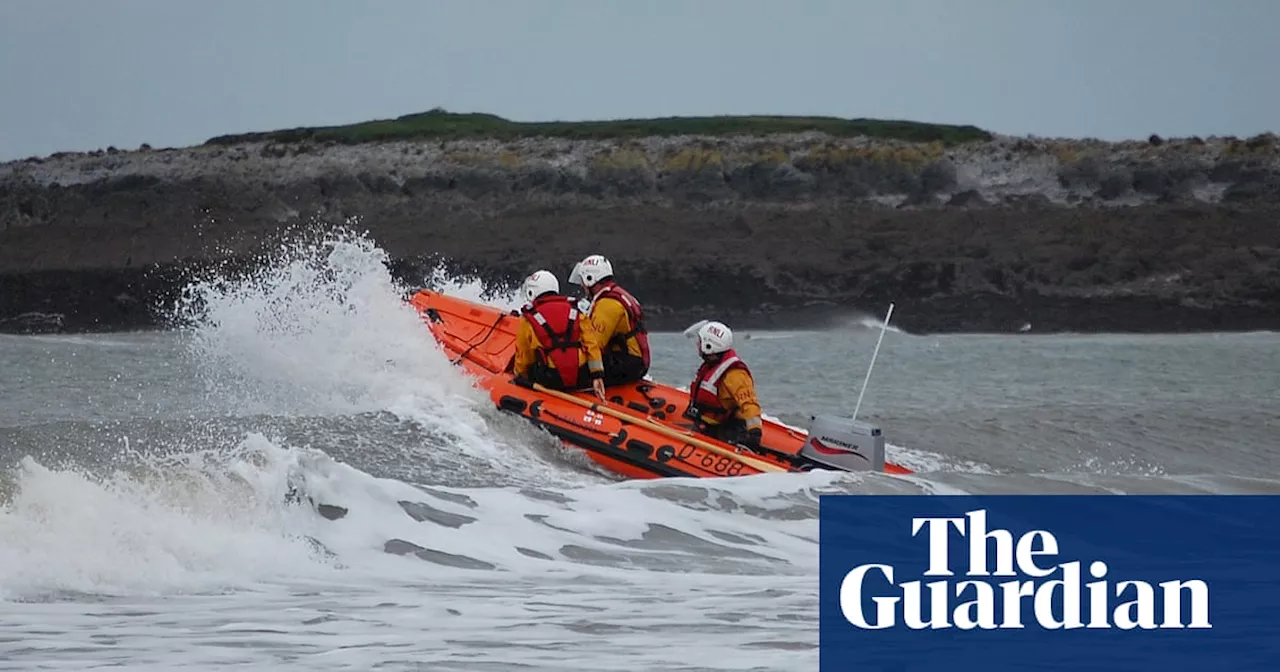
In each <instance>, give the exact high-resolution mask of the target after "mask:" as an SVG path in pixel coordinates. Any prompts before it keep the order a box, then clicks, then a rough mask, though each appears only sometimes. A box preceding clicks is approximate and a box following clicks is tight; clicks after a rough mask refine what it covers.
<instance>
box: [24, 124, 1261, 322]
mask: <svg viewBox="0 0 1280 672" xmlns="http://www.w3.org/2000/svg"><path fill="white" fill-rule="evenodd" d="M984 137H986V138H987V139H976V140H969V141H961V142H955V141H951V140H948V139H933V140H929V139H920V138H914V139H912V140H895V139H890V138H885V137H878V138H873V137H866V136H861V137H859V136H853V137H840V136H838V135H829V134H825V133H821V132H796V133H774V134H766V135H702V136H697V135H671V134H667V135H653V136H647V137H646V136H644V135H642V134H641V135H636V134H632V137H620V138H599V137H595V138H576V139H575V138H570V137H545V136H543V137H508V138H502V139H497V138H493V139H485V138H452V139H451V138H431V137H428V138H422V137H419V138H413V139H408V140H377V139H375V140H374V141H360V142H355V141H351V140H350V139H349V138H347V139H344V138H338V139H326V138H325V136H324V135H322V134H316V133H293V134H290V135H285V136H279V135H277V136H271V135H264V136H242V137H238V138H220V139H216V140H214V141H211V142H210V143H207V144H206V145H203V146H199V147H190V148H180V149H165V150H152V149H150V148H147V147H144V148H141V149H139V150H136V151H119V150H115V149H114V148H112V149H109V150H107V151H96V152H91V153H82V154H61V155H55V156H52V157H47V158H33V159H27V160H25V161H16V162H11V163H7V164H3V165H0V330H8V331H23V330H60V329H61V330H77V331H78V330H104V329H126V328H129V329H131V328H147V327H153V326H158V325H161V326H162V325H163V324H164V319H165V310H164V305H165V303H166V302H167V301H170V300H171V299H172V298H173V296H174V295H175V292H176V290H177V289H178V288H180V287H181V285H182V283H183V282H185V281H186V280H187V279H188V278H190V277H191V273H192V272H193V269H202V268H206V267H208V266H209V265H210V264H223V265H224V266H226V267H240V266H243V265H245V264H252V263H254V260H255V258H257V257H256V255H258V253H260V252H261V251H262V250H263V249H264V246H269V245H272V244H274V241H276V240H278V238H279V236H280V235H281V232H283V231H285V230H286V229H289V228H291V227H295V228H296V226H297V225H298V224H299V223H310V224H312V225H314V224H316V223H320V224H324V223H341V222H351V221H354V222H355V223H356V224H357V226H358V227H359V228H361V229H367V230H368V232H369V235H370V236H371V237H372V238H373V239H374V240H375V241H377V243H378V244H379V245H380V246H381V247H382V248H383V249H385V250H386V251H387V252H388V253H389V255H390V256H391V258H392V259H393V263H392V266H393V269H394V271H395V272H396V273H397V275H399V276H400V277H401V278H403V279H404V280H405V281H406V282H409V283H418V282H421V281H422V279H423V276H424V274H426V273H428V272H429V270H430V268H431V267H432V266H433V265H434V264H436V263H437V262H444V263H446V264H447V265H448V267H449V268H451V269H453V270H455V271H458V272H465V273H467V274H470V275H473V276H476V277H479V278H482V279H484V280H485V281H487V282H489V283H491V284H495V285H506V284H509V283H513V282H515V281H517V280H518V279H519V278H520V277H522V276H523V275H525V274H527V273H528V272H529V271H531V270H533V269H535V268H539V267H547V268H550V269H552V270H554V271H555V272H556V273H557V274H558V275H560V277H561V280H562V282H563V281H564V280H565V279H566V277H567V274H568V271H569V269H570V268H571V267H572V265H573V263H574V262H575V261H576V260H578V259H579V258H581V257H582V256H585V255H586V254H589V253H593V252H600V253H603V254H605V255H607V256H609V257H610V258H612V259H613V260H614V262H615V265H616V267H617V268H618V269H619V274H620V276H621V277H620V279H621V280H622V282H623V283H624V284H626V285H627V286H628V287H629V288H631V289H632V290H633V291H634V292H635V293H636V294H637V295H638V296H639V297H640V298H641V299H642V300H643V301H645V302H646V303H647V304H649V306H650V310H651V311H652V312H653V314H654V326H655V328H678V327H683V326H684V325H685V324H687V323H688V322H689V321H691V320H692V319H696V318H700V317H704V316H709V315H715V316H719V317H722V318H723V319H726V320H727V321H729V322H730V323H731V324H742V325H755V326H764V325H770V324H777V325H783V324H791V323H793V321H794V320H798V319H803V320H804V321H805V323H812V321H813V320H816V319H820V318H824V317H829V316H833V315H841V314H848V313H849V312H851V311H855V310H856V311H865V312H868V313H872V314H875V315H880V314H882V313H883V311H884V309H885V308H886V306H887V304H888V303H889V302H890V301H893V302H896V303H897V305H898V307H897V309H896V310H895V322H896V323H897V324H898V325H899V326H900V327H902V328H903V329H906V330H908V331H917V332H927V331H998V332H1008V331H1017V330H1019V329H1023V328H1025V325H1027V324H1030V325H1031V330H1032V331H1033V332H1041V331H1059V330H1068V331H1097V330H1109V331H1115V330H1119V331H1183V330H1200V329H1274V328H1280V222H1278V217H1280V140H1277V138H1276V137H1275V136H1272V135H1264V136H1258V137H1255V138H1251V139H1246V140H1240V139H1234V138H1226V139H1223V138H1209V139H1199V138H1191V139H1179V140H1163V139H1160V138H1156V137H1152V138H1151V139H1149V140H1147V141H1141V142H1127V143H1104V142H1100V141H1082V140H1042V139H1030V138H1010V137H998V136H995V137H993V136H985V134H984Z"/></svg>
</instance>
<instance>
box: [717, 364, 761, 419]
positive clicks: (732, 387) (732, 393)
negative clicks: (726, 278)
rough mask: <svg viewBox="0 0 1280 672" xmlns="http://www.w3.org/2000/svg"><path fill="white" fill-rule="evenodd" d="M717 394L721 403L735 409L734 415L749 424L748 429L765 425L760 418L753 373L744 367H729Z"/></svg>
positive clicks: (721, 380)
mask: <svg viewBox="0 0 1280 672" xmlns="http://www.w3.org/2000/svg"><path fill="white" fill-rule="evenodd" d="M716 396H717V397H718V398H719V399H720V405H721V406H724V407H725V408H728V409H733V415H734V416H735V417H737V418H738V419H739V420H742V421H743V422H745V423H746V425H747V430H748V431H749V430H752V429H758V428H760V427H761V426H762V425H763V422H762V421H761V419H760V402H759V400H757V399H756V384H755V381H754V380H752V379H751V374H750V373H747V372H746V371H743V370H742V369H729V371H728V372H726V373H725V374H724V377H723V378H721V379H720V384H719V385H718V386H717V390H716Z"/></svg>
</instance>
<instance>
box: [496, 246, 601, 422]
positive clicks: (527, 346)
mask: <svg viewBox="0 0 1280 672" xmlns="http://www.w3.org/2000/svg"><path fill="white" fill-rule="evenodd" d="M521 293H522V294H523V295H524V299H525V305H524V306H523V307H522V308H521V309H520V314H521V316H522V317H523V319H521V320H520V328H519V330H518V331H517V333H516V356H515V366H514V369H515V377H516V379H517V381H518V382H525V381H528V382H536V383H540V384H542V385H544V386H546V387H549V388H551V389H553V390H578V389H584V388H587V387H594V388H595V392H596V394H597V395H598V396H599V397H600V398H601V399H604V385H603V382H602V380H601V378H602V374H598V373H596V371H597V370H598V369H599V366H598V365H599V360H600V354H599V351H598V350H594V348H593V347H592V345H591V344H590V343H588V342H586V341H585V339H584V338H583V336H584V332H585V331H588V330H590V328H591V325H590V323H589V322H587V320H586V319H585V318H584V317H583V316H582V315H581V313H580V312H579V311H578V305H577V302H575V301H574V300H573V299H571V298H570V297H568V296H565V295H563V294H560V281H559V280H556V276H555V275H554V274H553V273H551V272H550V271H545V270H544V271H536V272H534V273H533V274H532V275H530V276H529V277H527V278H525V281H524V285H523V286H522V287H521ZM592 355H594V356H592ZM588 359H591V360H594V361H595V364H596V365H597V366H596V367H594V368H593V367H591V366H589V365H588Z"/></svg>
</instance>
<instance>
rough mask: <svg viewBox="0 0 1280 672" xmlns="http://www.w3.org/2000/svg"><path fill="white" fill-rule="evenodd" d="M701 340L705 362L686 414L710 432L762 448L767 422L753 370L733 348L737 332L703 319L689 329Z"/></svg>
mask: <svg viewBox="0 0 1280 672" xmlns="http://www.w3.org/2000/svg"><path fill="white" fill-rule="evenodd" d="M685 334H686V335H688V336H690V337H692V338H693V339H694V340H695V341H696V342H697V347H698V355H699V356H701V357H702V366H699V367H698V372H697V373H696V374H694V377H693V383H691V384H690V385H689V408H688V410H687V411H685V416H686V417H688V418H689V419H691V420H694V421H696V422H697V423H698V428H699V429H700V430H701V431H702V432H703V433H704V434H707V435H708V436H712V437H715V438H717V439H719V440H721V441H725V442H728V443H740V444H742V445H744V446H747V447H748V448H750V449H752V450H759V449H760V439H761V438H762V436H763V433H764V431H763V427H764V423H763V421H762V420H761V417H760V416H761V411H760V402H759V400H758V399H756V386H755V380H754V379H753V378H752V377H751V370H750V369H748V368H747V365H746V363H745V362H743V361H742V358H740V357H738V353H737V352H736V351H734V349H733V332H732V331H730V330H729V327H727V326H725V325H724V324H722V323H720V322H707V321H703V322H699V323H698V324H695V325H693V326H692V327H689V328H688V329H686V330H685Z"/></svg>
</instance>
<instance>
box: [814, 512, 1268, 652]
mask: <svg viewBox="0 0 1280 672" xmlns="http://www.w3.org/2000/svg"><path fill="white" fill-rule="evenodd" d="M819 507H820V509H819V510H820V513H819V530H820V531H819V547H820V551H819V563H820V571H819V578H820V582H821V583H820V598H819V610H820V611H819V617H820V622H819V647H820V651H819V664H820V669H821V670H823V671H824V672H826V671H832V672H834V671H835V670H904V671H905V670H944V671H946V672H960V671H964V670H982V671H983V672H998V671H1002V670H1073V671H1076V670H1092V671H1097V672H1102V671H1109V670H1134V671H1137V670H1142V671H1143V672H1147V671H1154V672H1169V671H1171V670H1196V671H1197V672H1207V671H1208V670H1213V671H1215V672H1217V671H1222V672H1234V671H1237V670H1280V540H1278V539H1277V536H1278V535H1280V496H1252V495H1249V496H1245V495H1233V496H1210V495H1191V496H1137V495H1102V496H1083V495H1062V496H1058V495H1054V496H1040V495H1029V496H1012V495H1011V496H938V495H930V496H824V497H822V498H821V499H820V503H819Z"/></svg>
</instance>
